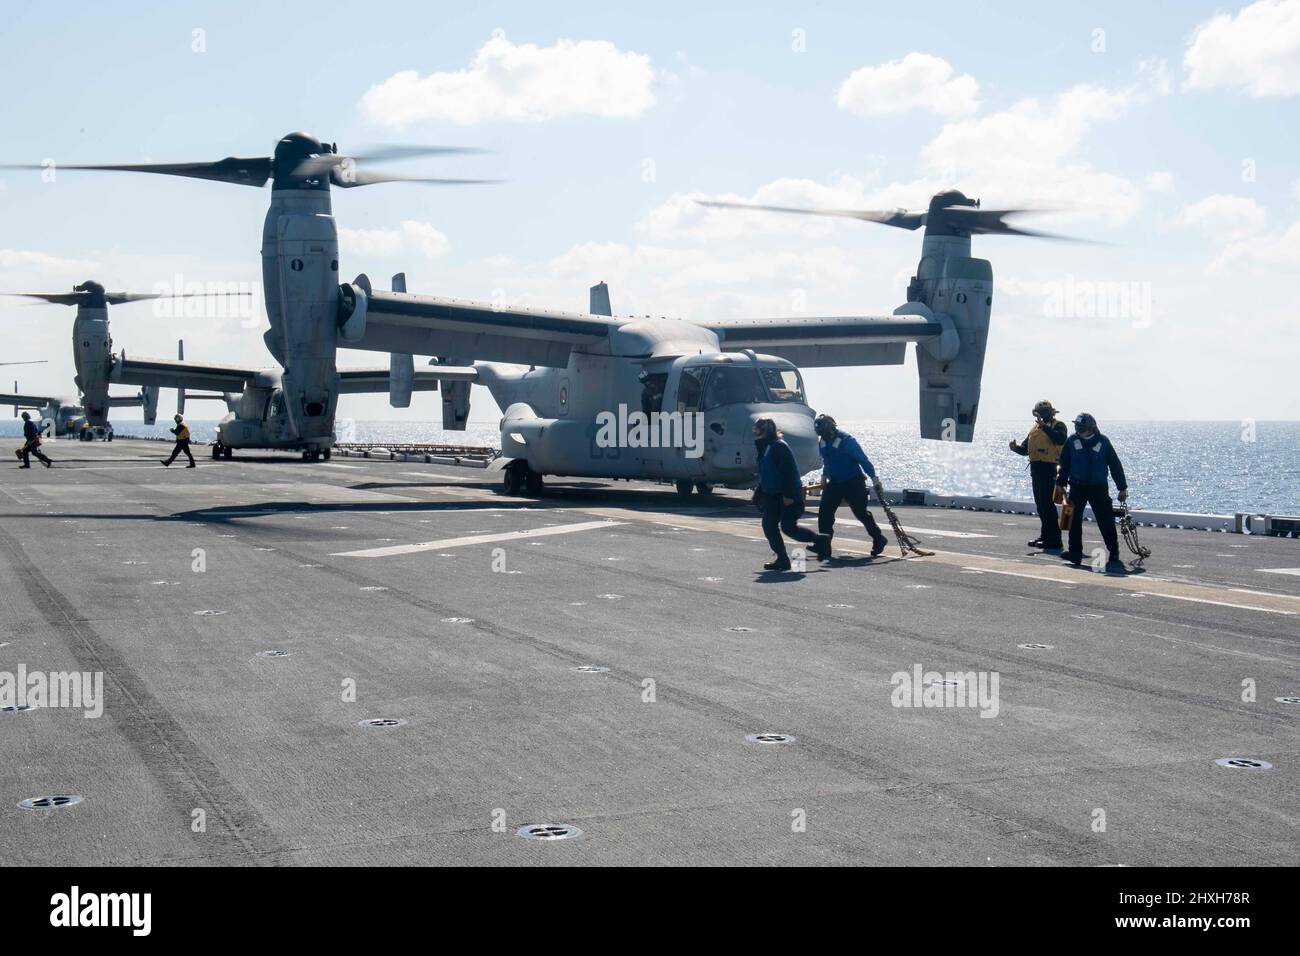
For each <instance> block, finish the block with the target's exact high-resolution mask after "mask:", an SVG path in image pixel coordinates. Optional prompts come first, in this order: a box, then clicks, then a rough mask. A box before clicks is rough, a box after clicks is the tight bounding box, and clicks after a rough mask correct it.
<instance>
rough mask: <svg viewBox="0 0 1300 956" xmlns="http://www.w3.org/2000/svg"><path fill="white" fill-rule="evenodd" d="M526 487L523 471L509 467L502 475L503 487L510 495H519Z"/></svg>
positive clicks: (512, 466)
mask: <svg viewBox="0 0 1300 956" xmlns="http://www.w3.org/2000/svg"><path fill="white" fill-rule="evenodd" d="M523 485H524V475H523V471H522V470H521V469H519V468H516V467H515V466H514V465H507V466H506V469H505V471H504V472H502V474H501V487H502V488H503V489H504V490H505V493H506V494H508V495H517V494H519V490H520V489H521V488H522V487H523Z"/></svg>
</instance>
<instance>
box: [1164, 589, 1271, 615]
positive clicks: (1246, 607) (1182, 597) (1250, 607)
mask: <svg viewBox="0 0 1300 956" xmlns="http://www.w3.org/2000/svg"><path fill="white" fill-rule="evenodd" d="M1139 593H1141V594H1145V595H1147V596H1149V597H1162V598H1169V599H1170V600H1171V601H1195V602H1196V603H1197V604H1217V605H1219V606H1220V607H1235V608H1240V609H1241V610H1243V611H1264V612H1265V613H1267V614H1295V613H1296V612H1295V611H1283V610H1282V609H1280V608H1272V607H1260V606H1259V605H1257V604H1233V603H1232V602H1231V601H1214V600H1211V599H1210V598H1201V597H1191V596H1190V595H1187V594H1161V593H1160V592H1159V591H1141V592H1139Z"/></svg>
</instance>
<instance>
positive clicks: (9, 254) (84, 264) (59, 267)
mask: <svg viewBox="0 0 1300 956" xmlns="http://www.w3.org/2000/svg"><path fill="white" fill-rule="evenodd" d="M98 268H99V264H98V263H97V262H95V261H93V260H90V259H63V258H60V257H59V256H51V255H49V254H47V253H44V252H32V251H29V250H26V249H0V270H3V271H4V272H6V273H18V274H32V273H41V274H46V275H48V274H55V275H61V276H77V277H78V278H77V279H76V281H78V282H80V281H82V280H84V279H85V278H86V277H87V276H89V275H90V274H91V273H93V272H95V271H96V270H97V269H98ZM39 291H41V292H50V291H58V290H51V289H41V290H39Z"/></svg>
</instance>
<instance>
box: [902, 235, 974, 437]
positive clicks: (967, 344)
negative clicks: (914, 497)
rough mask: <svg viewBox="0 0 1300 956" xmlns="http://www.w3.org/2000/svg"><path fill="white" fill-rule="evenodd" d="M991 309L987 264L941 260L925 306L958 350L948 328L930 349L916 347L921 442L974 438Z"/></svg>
mask: <svg viewBox="0 0 1300 956" xmlns="http://www.w3.org/2000/svg"><path fill="white" fill-rule="evenodd" d="M992 305H993V270H992V267H991V266H990V265H989V263H988V261H987V260H985V259H972V258H967V257H948V258H946V259H944V260H943V274H942V276H941V277H939V278H938V280H937V281H936V282H935V285H934V292H933V296H932V298H931V301H930V308H931V310H932V311H933V313H934V314H935V316H936V317H938V316H940V315H942V316H944V317H945V319H946V320H947V323H950V325H951V332H952V333H955V336H956V346H957V348H956V351H955V354H954V352H953V349H952V348H951V346H952V341H951V338H952V336H951V333H950V332H949V329H948V328H945V329H944V332H945V335H944V337H943V338H941V339H940V341H939V342H938V343H935V345H934V346H932V347H926V346H923V345H918V346H917V348H916V370H917V373H918V375H919V378H920V400H921V401H920V404H921V437H922V438H932V439H940V440H943V441H960V442H968V441H970V440H971V439H972V438H973V437H974V434H975V420H976V417H977V415H978V413H979V400H980V379H981V378H982V376H983V374H984V350H985V347H986V346H987V345H988V338H989V314H990V312H991V311H992ZM945 338H946V339H948V340H949V341H947V342H945V341H944V339H945Z"/></svg>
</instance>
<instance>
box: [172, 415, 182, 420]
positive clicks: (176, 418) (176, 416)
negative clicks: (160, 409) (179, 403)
mask: <svg viewBox="0 0 1300 956" xmlns="http://www.w3.org/2000/svg"><path fill="white" fill-rule="evenodd" d="M172 418H173V419H175V420H176V421H178V422H179V421H181V417H180V416H179V415H173V416H172Z"/></svg>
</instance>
